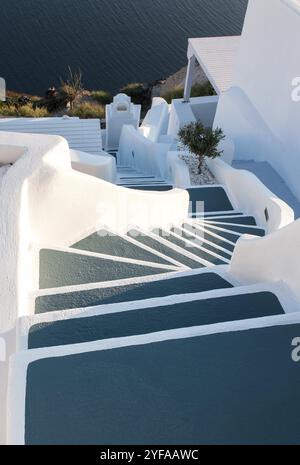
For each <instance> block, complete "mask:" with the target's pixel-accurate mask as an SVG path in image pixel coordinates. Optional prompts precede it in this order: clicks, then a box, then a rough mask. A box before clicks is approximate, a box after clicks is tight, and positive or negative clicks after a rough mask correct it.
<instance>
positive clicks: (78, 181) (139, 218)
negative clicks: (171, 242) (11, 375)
mask: <svg viewBox="0 0 300 465" xmlns="http://www.w3.org/2000/svg"><path fill="white" fill-rule="evenodd" d="M12 140H13V143H14V145H15V146H20V147H27V149H28V150H27V152H26V153H25V154H24V155H23V156H21V158H20V159H19V160H17V161H16V163H15V164H14V165H13V166H12V167H11V168H10V169H9V170H8V171H7V173H6V174H5V175H4V177H3V178H2V179H1V183H0V262H1V268H2V272H1V274H0V293H1V302H0V331H3V330H5V329H6V328H8V327H10V326H12V325H13V324H14V322H15V319H16V317H17V316H18V315H20V314H23V315H24V314H26V313H27V305H28V293H29V292H30V291H32V290H33V289H34V288H35V278H36V269H35V268H36V266H35V262H34V260H33V253H34V245H35V244H46V245H47V246H55V245H56V246H60V245H69V244H71V243H72V242H75V241H76V240H77V239H78V238H81V237H82V236H83V235H84V234H85V233H86V234H89V233H91V232H92V231H96V230H97V227H100V226H103V225H106V226H108V227H109V228H111V229H113V230H115V231H117V232H118V231H119V232H125V231H127V230H128V229H129V228H130V227H132V226H136V225H139V226H140V227H142V228H143V229H146V230H147V229H150V228H153V227H155V226H158V227H169V226H170V225H171V224H179V223H181V222H182V221H183V219H184V218H185V217H186V216H187V213H188V202H189V198H188V194H187V192H185V191H182V190H177V189H174V190H172V191H170V192H164V193H160V192H145V191H136V190H131V189H126V188H123V187H119V186H116V185H114V184H111V183H109V182H106V181H103V180H100V179H97V178H95V177H92V176H87V175H85V174H82V173H80V172H77V171H75V170H73V169H72V167H71V160H70V152H69V147H68V144H67V142H66V141H65V140H64V139H63V138H61V137H57V136H41V135H27V134H13V135H12V134H11V133H2V132H0V145H1V144H3V145H5V144H6V145H9V144H10V142H11V141H12Z"/></svg>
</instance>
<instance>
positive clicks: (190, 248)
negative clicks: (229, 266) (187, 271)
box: [153, 230, 226, 265]
mask: <svg viewBox="0 0 300 465" xmlns="http://www.w3.org/2000/svg"><path fill="white" fill-rule="evenodd" d="M153 232H154V233H155V234H157V235H159V236H161V237H163V238H164V239H165V240H167V241H169V242H171V244H174V245H177V246H178V247H181V248H182V249H184V250H186V251H187V252H190V253H193V254H194V255H196V256H197V257H199V258H200V259H203V260H206V261H208V262H210V263H213V264H214V265H223V264H224V263H226V262H224V261H222V260H221V259H219V258H217V257H214V256H213V255H210V254H209V253H207V252H206V251H205V250H201V249H198V248H197V247H193V246H192V245H191V244H187V243H186V242H185V241H184V233H182V234H183V237H182V238H178V237H176V236H174V235H173V234H167V233H166V232H165V231H162V230H154V231H153ZM195 243H197V240H195ZM197 245H201V243H200V242H199V243H198V244H197Z"/></svg>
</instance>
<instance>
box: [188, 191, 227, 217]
mask: <svg viewBox="0 0 300 465" xmlns="http://www.w3.org/2000/svg"><path fill="white" fill-rule="evenodd" d="M187 191H188V193H189V195H190V201H191V202H192V205H191V207H190V213H197V212H198V208H197V205H196V202H204V210H205V212H217V211H229V210H233V206H232V204H231V202H230V200H229V198H228V196H227V194H226V192H225V190H224V189H223V187H201V188H193V189H187ZM199 213H201V210H200V211H199Z"/></svg>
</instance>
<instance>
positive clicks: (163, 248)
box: [128, 229, 203, 269]
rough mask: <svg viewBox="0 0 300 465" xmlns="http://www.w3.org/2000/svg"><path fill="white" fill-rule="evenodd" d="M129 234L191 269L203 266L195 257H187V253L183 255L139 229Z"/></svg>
mask: <svg viewBox="0 0 300 465" xmlns="http://www.w3.org/2000/svg"><path fill="white" fill-rule="evenodd" d="M128 234H129V235H130V236H132V237H133V238H134V239H136V240H137V241H138V242H141V243H142V244H144V245H147V246H148V247H151V248H153V249H155V250H156V251H157V252H160V253H163V254H164V255H167V256H168V257H171V258H173V259H174V260H177V261H179V262H180V263H182V264H183V265H185V266H188V267H189V268H191V269H197V268H202V267H203V265H202V264H201V263H199V262H197V261H195V260H193V259H190V258H189V257H186V256H185V255H182V254H181V253H179V252H176V251H175V250H173V249H171V248H170V247H168V246H167V245H165V244H162V243H161V242H160V241H159V240H156V239H154V238H152V237H149V236H145V235H140V234H138V231H137V230H134V229H132V230H131V231H129V233H128Z"/></svg>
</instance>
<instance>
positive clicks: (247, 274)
mask: <svg viewBox="0 0 300 465" xmlns="http://www.w3.org/2000/svg"><path fill="white" fill-rule="evenodd" d="M229 271H230V274H231V276H233V277H234V278H235V279H237V280H238V282H241V283H243V284H254V283H258V282H273V283H277V282H284V283H285V284H286V285H287V286H288V288H289V291H290V292H289V295H290V297H291V298H292V297H294V300H296V302H299V307H298V308H297V311H298V310H299V308H300V220H297V221H295V222H294V223H291V224H289V225H288V226H285V227H284V228H282V229H280V230H277V231H275V232H273V233H271V234H269V235H267V236H265V237H263V238H255V237H254V236H249V235H244V236H242V237H241V238H240V239H239V240H238V242H237V245H236V248H235V250H234V253H233V256H232V259H231V263H230V269H229ZM295 311H296V310H295Z"/></svg>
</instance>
